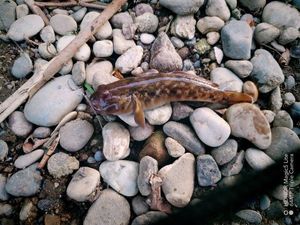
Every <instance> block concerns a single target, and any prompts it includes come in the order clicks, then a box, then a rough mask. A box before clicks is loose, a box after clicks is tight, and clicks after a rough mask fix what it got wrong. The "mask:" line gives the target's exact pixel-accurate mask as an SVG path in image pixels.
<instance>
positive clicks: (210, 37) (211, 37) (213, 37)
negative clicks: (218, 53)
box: [206, 31, 220, 45]
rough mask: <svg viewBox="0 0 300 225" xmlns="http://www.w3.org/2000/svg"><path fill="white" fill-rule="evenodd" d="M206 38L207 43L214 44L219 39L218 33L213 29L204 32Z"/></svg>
mask: <svg viewBox="0 0 300 225" xmlns="http://www.w3.org/2000/svg"><path fill="white" fill-rule="evenodd" d="M206 39H207V43H208V44H210V45H215V44H216V43H217V42H218V41H219V39H220V34H219V32H215V31H212V32H209V33H207V34H206Z"/></svg>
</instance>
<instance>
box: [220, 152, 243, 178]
mask: <svg viewBox="0 0 300 225" xmlns="http://www.w3.org/2000/svg"><path fill="white" fill-rule="evenodd" d="M244 158H245V152H244V151H243V150H242V151H240V152H239V153H238V154H237V155H236V156H235V157H234V158H233V159H232V160H231V161H230V162H229V163H227V164H225V165H224V166H223V167H222V170H221V173H222V175H223V176H226V177H228V176H233V175H237V174H239V173H240V172H241V170H242V169H243V165H244Z"/></svg>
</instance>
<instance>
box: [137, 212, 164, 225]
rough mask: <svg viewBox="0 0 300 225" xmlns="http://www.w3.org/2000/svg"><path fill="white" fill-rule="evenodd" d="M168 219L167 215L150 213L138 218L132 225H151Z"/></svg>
mask: <svg viewBox="0 0 300 225" xmlns="http://www.w3.org/2000/svg"><path fill="white" fill-rule="evenodd" d="M166 217H167V214H166V213H164V212H160V211H150V212H147V213H145V214H142V215H140V216H137V217H135V218H134V220H133V221H132V223H131V225H151V224H153V223H155V222H158V221H160V220H162V219H164V218H166Z"/></svg>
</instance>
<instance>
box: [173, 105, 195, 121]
mask: <svg viewBox="0 0 300 225" xmlns="http://www.w3.org/2000/svg"><path fill="white" fill-rule="evenodd" d="M193 111H194V110H193V109H192V108H191V107H190V106H188V105H186V104H183V103H181V102H173V103H172V120H181V119H184V118H187V117H189V116H190V114H191V113H192V112H193Z"/></svg>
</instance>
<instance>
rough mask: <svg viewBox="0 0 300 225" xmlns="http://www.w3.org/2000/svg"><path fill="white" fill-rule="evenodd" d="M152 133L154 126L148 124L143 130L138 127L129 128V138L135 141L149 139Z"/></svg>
mask: <svg viewBox="0 0 300 225" xmlns="http://www.w3.org/2000/svg"><path fill="white" fill-rule="evenodd" d="M153 131H154V126H152V125H150V124H149V123H146V124H145V127H144V128H143V127H140V126H137V127H129V132H130V136H131V137H132V138H133V139H134V140H135V141H144V140H146V139H147V138H148V137H150V135H151V134H152V133H153Z"/></svg>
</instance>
